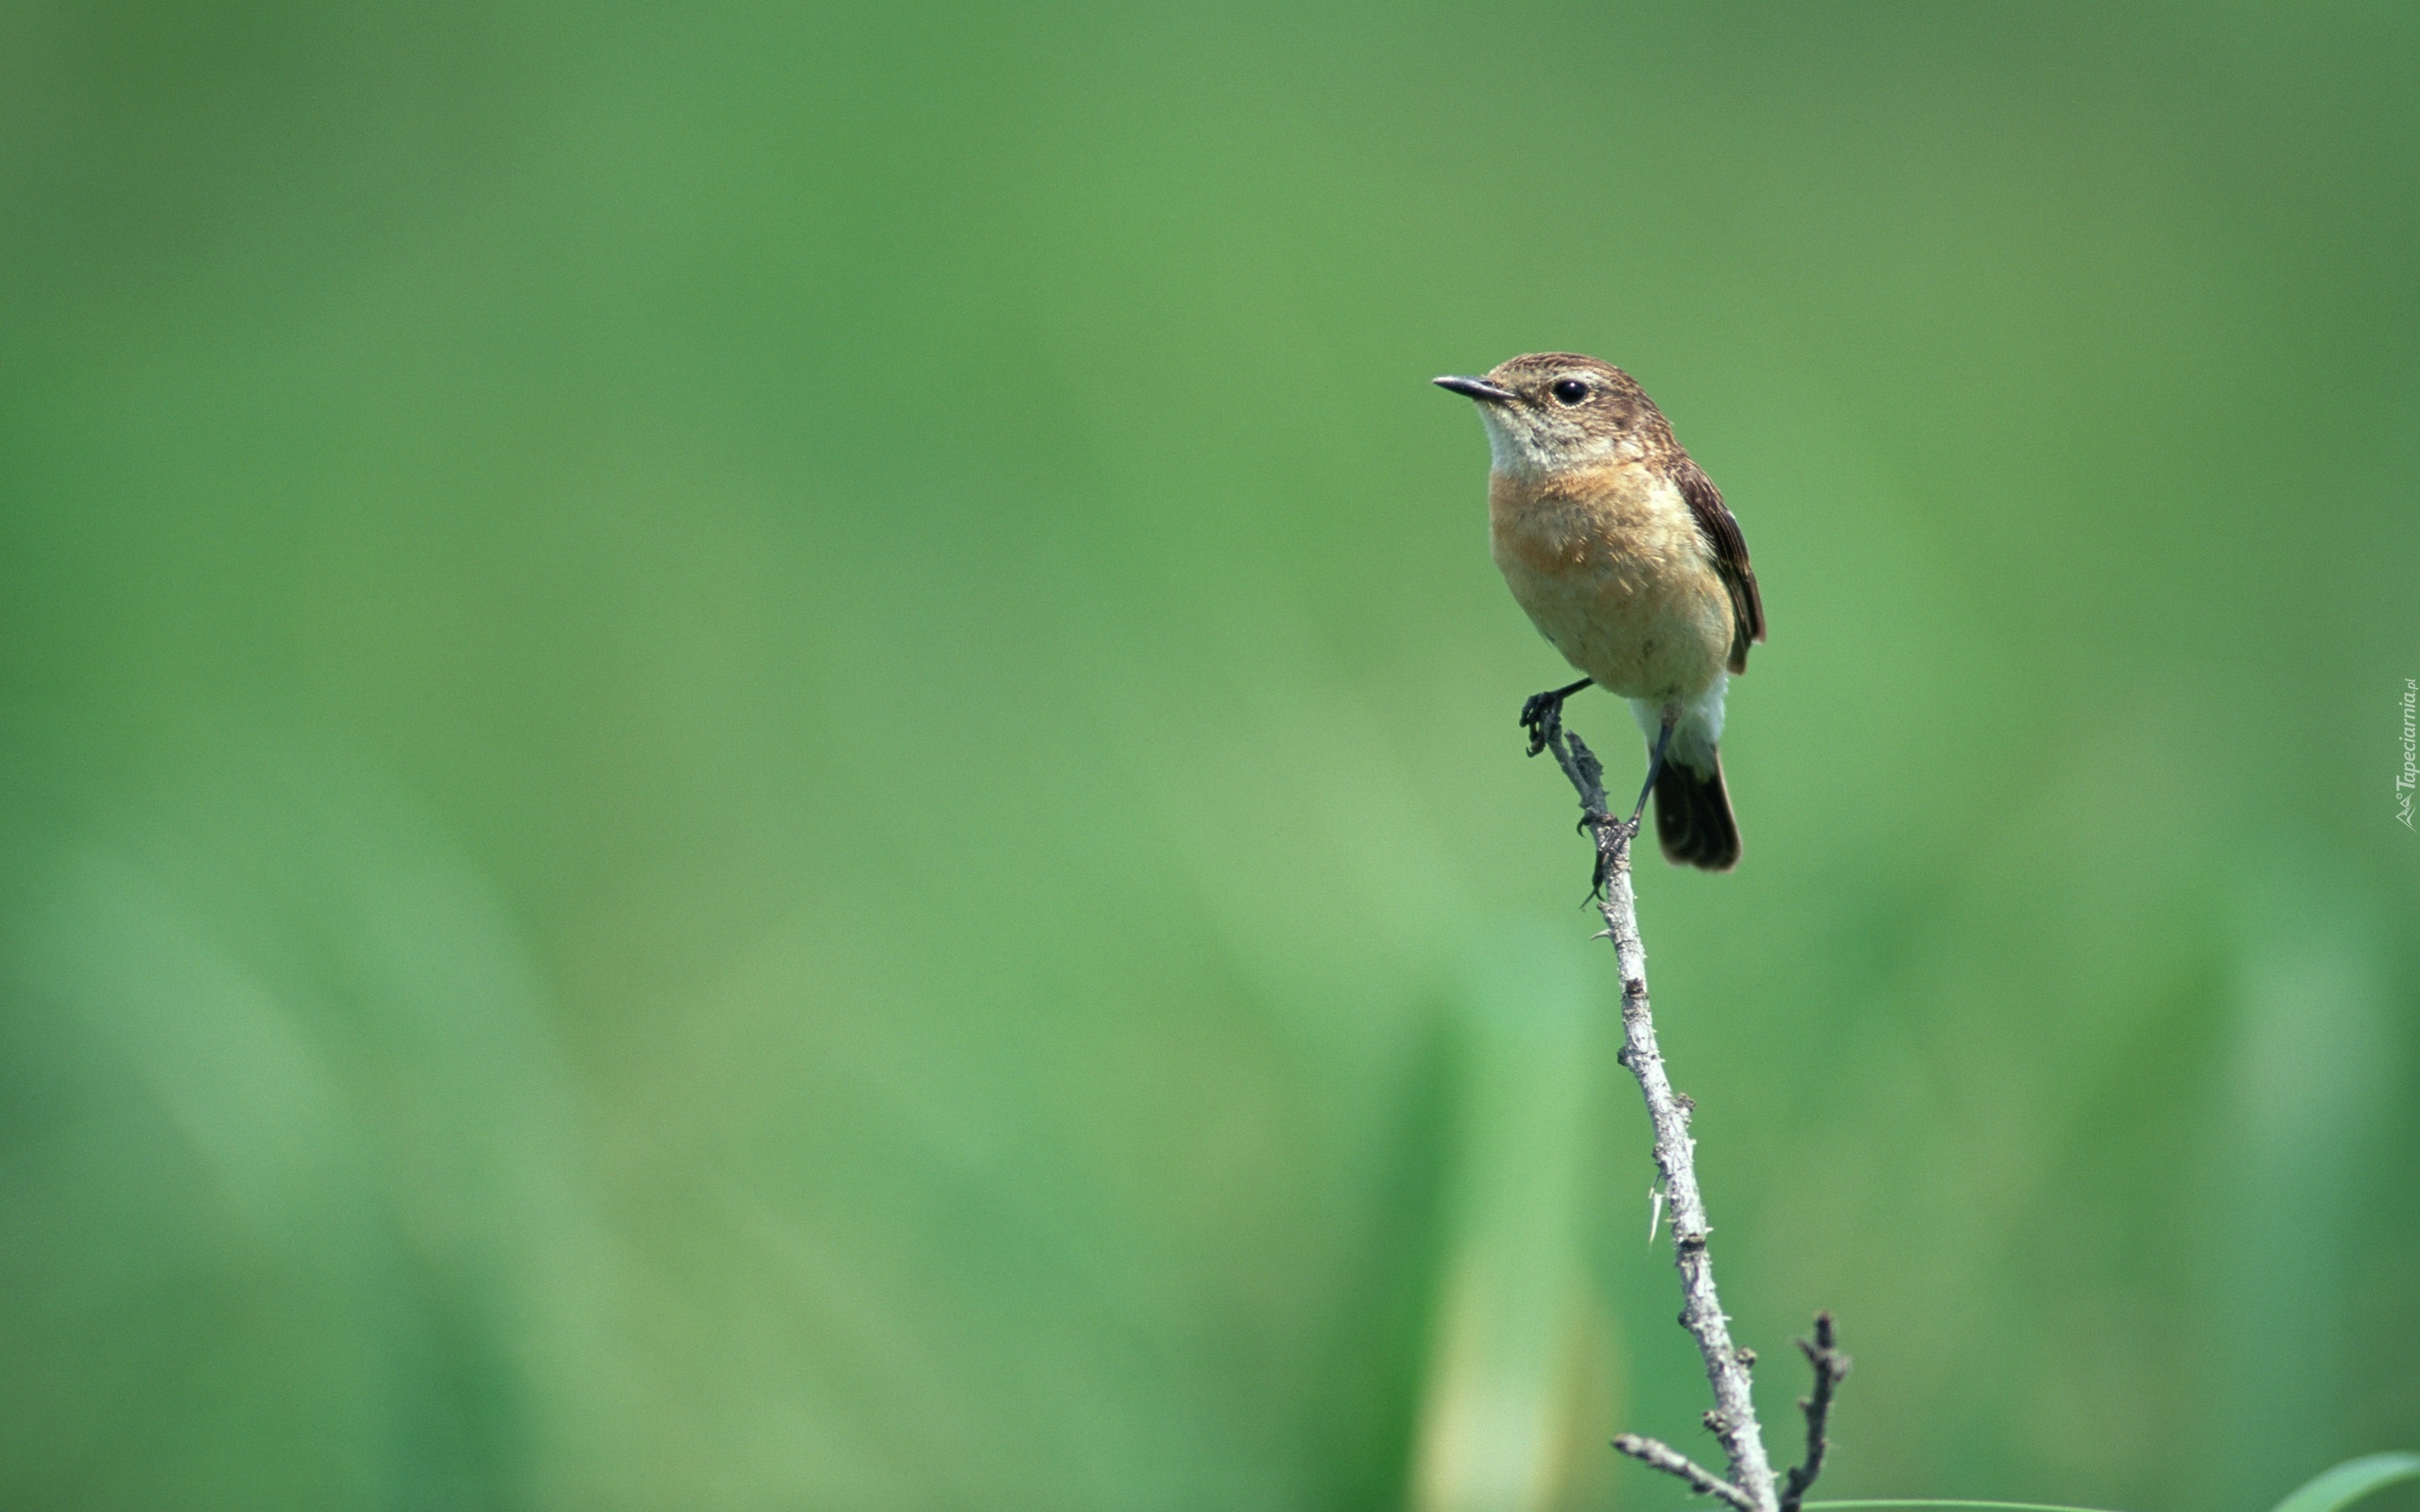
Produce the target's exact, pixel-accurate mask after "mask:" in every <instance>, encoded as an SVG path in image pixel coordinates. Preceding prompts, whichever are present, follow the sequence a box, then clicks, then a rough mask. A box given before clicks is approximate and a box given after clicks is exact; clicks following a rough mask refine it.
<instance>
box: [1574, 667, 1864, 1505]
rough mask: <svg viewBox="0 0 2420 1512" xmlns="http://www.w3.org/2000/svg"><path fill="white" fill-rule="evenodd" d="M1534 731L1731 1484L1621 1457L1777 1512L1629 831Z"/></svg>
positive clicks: (1595, 770)
mask: <svg viewBox="0 0 2420 1512" xmlns="http://www.w3.org/2000/svg"><path fill="white" fill-rule="evenodd" d="M1539 732H1540V734H1542V735H1543V736H1544V739H1545V744H1546V746H1547V748H1548V749H1550V750H1552V751H1553V752H1554V758H1555V760H1556V762H1558V763H1559V764H1561V765H1562V767H1563V772H1564V776H1565V777H1568V778H1569V779H1571V785H1572V786H1573V787H1574V788H1576V789H1578V791H1579V793H1580V806H1581V813H1582V823H1583V824H1584V825H1585V826H1586V827H1587V828H1588V829H1589V831H1590V832H1591V833H1593V834H1594V835H1595V836H1596V841H1597V854H1598V871H1599V884H1600V885H1599V890H1598V893H1597V904H1598V907H1599V909H1601V910H1602V911H1603V913H1604V916H1605V933H1604V935H1603V936H1599V937H1602V938H1610V939H1611V940H1612V941H1613V942H1614V955H1615V958H1616V963H1617V965H1618V967H1619V970H1620V971H1621V983H1622V1033H1623V1044H1622V1051H1621V1055H1620V1057H1619V1058H1620V1060H1621V1063H1622V1064H1623V1065H1624V1066H1626V1067H1628V1068H1629V1069H1630V1073H1631V1074H1632V1075H1634V1076H1635V1077H1637V1078H1638V1090H1639V1091H1640V1093H1641V1094H1642V1095H1644V1096H1645V1098H1646V1100H1647V1116H1648V1120H1649V1122H1650V1123H1651V1124H1652V1125H1654V1129H1655V1165H1656V1169H1657V1170H1658V1171H1659V1172H1661V1173H1662V1175H1663V1178H1664V1191H1665V1194H1666V1195H1667V1196H1668V1199H1669V1201H1670V1203H1671V1213H1672V1243H1673V1254H1674V1259H1675V1262H1676V1263H1677V1264H1678V1265H1679V1267H1680V1272H1681V1295H1682V1297H1683V1307H1682V1312H1681V1326H1682V1327H1684V1328H1685V1329H1687V1330H1688V1331H1689V1332H1690V1334H1691V1335H1693V1336H1694V1337H1695V1338H1696V1339H1697V1341H1698V1352H1699V1353H1700V1354H1701V1355H1703V1357H1704V1359H1705V1374H1706V1381H1707V1383H1709V1384H1710V1385H1711V1386H1712V1387H1713V1388H1714V1410H1713V1411H1712V1412H1710V1413H1707V1414H1706V1415H1705V1421H1706V1426H1707V1427H1708V1428H1709V1429H1711V1430H1713V1432H1714V1435H1715V1437H1716V1438H1717V1439H1719V1440H1720V1442H1721V1444H1722V1450H1723V1452H1724V1453H1725V1454H1726V1455H1728V1456H1729V1458H1730V1461H1731V1480H1730V1481H1729V1482H1728V1483H1724V1482H1720V1481H1714V1480H1713V1478H1712V1477H1711V1476H1705V1472H1704V1471H1703V1470H1698V1469H1697V1467H1696V1466H1694V1465H1689V1463H1688V1461H1687V1460H1686V1458H1685V1457H1684V1456H1682V1455H1681V1454H1679V1453H1678V1452H1674V1451H1673V1450H1671V1449H1670V1448H1668V1446H1666V1445H1664V1444H1661V1443H1657V1442H1656V1441H1654V1440H1652V1439H1643V1438H1637V1437H1635V1436H1634V1435H1624V1437H1625V1438H1628V1439H1630V1440H1631V1442H1632V1444H1633V1445H1634V1446H1636V1447H1628V1446H1624V1452H1626V1453H1630V1454H1633V1455H1634V1456H1636V1457H1638V1458H1641V1459H1645V1460H1646V1461H1647V1462H1648V1463H1649V1464H1651V1465H1655V1466H1656V1467H1657V1468H1658V1469H1666V1470H1669V1471H1671V1472H1672V1473H1675V1474H1679V1475H1680V1476H1681V1478H1682V1479H1684V1480H1686V1481H1689V1483H1690V1484H1691V1486H1694V1487H1695V1488H1696V1489H1698V1490H1700V1491H1706V1492H1711V1493H1712V1494H1714V1495H1717V1496H1720V1497H1721V1498H1722V1499H1723V1500H1724V1501H1726V1502H1729V1503H1732V1505H1733V1506H1735V1507H1737V1508H1739V1509H1740V1512H1777V1508H1778V1506H1779V1499H1778V1498H1777V1497H1776V1495H1775V1494H1774V1488H1773V1471H1772V1464H1771V1462H1770V1461H1768V1460H1767V1459H1766V1457H1765V1441H1764V1437H1763V1435H1762V1434H1761V1433H1760V1432H1759V1431H1758V1429H1757V1426H1756V1405H1755V1400H1754V1399H1753V1397H1752V1396H1751V1394H1750V1379H1749V1366H1750V1365H1751V1363H1752V1362H1753V1361H1754V1360H1755V1356H1754V1355H1753V1354H1750V1353H1749V1352H1748V1351H1746V1350H1744V1349H1737V1348H1736V1347H1734V1346H1733V1344H1732V1342H1731V1329H1730V1325H1729V1320H1728V1319H1727V1318H1725V1317H1724V1316H1723V1313H1722V1306H1721V1303H1720V1301H1719V1300H1718V1299H1717V1298H1716V1297H1715V1291H1714V1263H1713V1261H1712V1260H1711V1259H1710V1258H1709V1257H1708V1255H1707V1253H1706V1235H1707V1234H1709V1233H1711V1232H1712V1231H1713V1226H1712V1225H1711V1224H1709V1223H1708V1222H1707V1221H1706V1214H1705V1201H1704V1199H1703V1197H1701V1196H1700V1195H1699V1194H1698V1174H1697V1164H1696V1160H1695V1148H1696V1143H1697V1142H1696V1141H1694V1140H1692V1139H1691V1138H1690V1137H1689V1108H1690V1104H1689V1101H1688V1099H1687V1098H1685V1097H1683V1096H1682V1095H1680V1094H1679V1093H1678V1092H1675V1091H1673V1090H1672V1083H1671V1080H1670V1079H1669V1078H1668V1077H1667V1076H1666V1075H1665V1074H1664V1057H1663V1055H1662V1054H1661V1053H1660V1052H1659V1051H1657V1049H1656V1048H1655V1020H1654V1019H1653V1017H1652V1016H1651V1014H1650V1013H1649V1011H1648V1005H1647V950H1646V947H1645V946H1644V945H1642V944H1641V943H1640V941H1639V935H1638V904H1637V899H1636V897H1635V896H1634V894H1633V892H1632V890H1631V872H1630V841H1631V839H1632V834H1631V827H1630V824H1629V823H1628V822H1627V821H1626V820H1622V819H1617V818H1615V817H1613V816H1612V812H1611V805H1609V804H1608V803H1607V802H1606V800H1605V781H1604V768H1603V767H1602V766H1601V765H1599V762H1598V760H1597V758H1596V755H1595V753H1593V752H1592V751H1590V750H1589V749H1588V747H1587V744H1586V743H1585V742H1583V741H1582V740H1581V738H1580V737H1579V736H1578V735H1576V734H1572V733H1570V732H1569V731H1567V730H1564V728H1563V721H1562V719H1561V717H1560V714H1559V712H1558V711H1555V710H1547V711H1546V713H1545V718H1544V719H1543V720H1542V721H1541V728H1540V731H1539ZM1827 1396H1828V1393H1827ZM1650 1449H1651V1450H1653V1451H1661V1452H1662V1453H1663V1454H1665V1455H1669V1456H1670V1458H1671V1459H1673V1460H1675V1461H1678V1462H1679V1464H1680V1465H1683V1466H1686V1467H1687V1469H1688V1470H1694V1471H1696V1472H1697V1475H1698V1476H1705V1479H1706V1480H1707V1481H1708V1482H1711V1484H1707V1485H1700V1484H1699V1482H1698V1480H1697V1478H1696V1477H1695V1476H1692V1475H1690V1474H1688V1473H1685V1471H1683V1470H1680V1469H1675V1468H1674V1467H1673V1466H1672V1465H1670V1464H1667V1463H1665V1462H1664V1461H1663V1460H1662V1459H1661V1458H1658V1457H1655V1456H1654V1455H1653V1454H1651V1452H1645V1451H1649V1450H1650ZM1809 1479H1810V1480H1811V1479H1812V1477H1811V1476H1810V1477H1809Z"/></svg>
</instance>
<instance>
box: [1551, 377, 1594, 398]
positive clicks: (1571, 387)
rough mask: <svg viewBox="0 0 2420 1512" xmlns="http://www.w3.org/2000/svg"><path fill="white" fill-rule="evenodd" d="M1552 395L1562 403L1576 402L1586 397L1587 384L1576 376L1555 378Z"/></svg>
mask: <svg viewBox="0 0 2420 1512" xmlns="http://www.w3.org/2000/svg"><path fill="white" fill-rule="evenodd" d="M1554 397H1555V398H1556V399H1558V400H1560V401H1562V402H1563V403H1564V404H1579V403H1580V402H1581V401H1582V400H1583V399H1585V398H1587V397H1588V386H1587V385H1586V384H1583V383H1582V382H1581V381H1580V380H1579V379H1577V378H1558V379H1556V380H1555V386H1554Z"/></svg>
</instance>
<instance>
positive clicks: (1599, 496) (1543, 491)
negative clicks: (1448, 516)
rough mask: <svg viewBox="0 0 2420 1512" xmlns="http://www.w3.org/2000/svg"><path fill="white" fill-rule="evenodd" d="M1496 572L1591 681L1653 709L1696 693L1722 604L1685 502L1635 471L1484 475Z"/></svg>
mask: <svg viewBox="0 0 2420 1512" xmlns="http://www.w3.org/2000/svg"><path fill="white" fill-rule="evenodd" d="M1488 517H1489V524H1490V537H1491V542H1492V545H1493V548H1494V555H1495V565H1496V567H1497V568H1498V569H1499V570H1500V571H1502V573H1503V574H1504V580H1505V582H1506V584H1507V585H1508V586H1510V587H1511V588H1512V590H1513V597H1514V598H1515V599H1516V600H1518V601H1519V603H1520V605H1521V607H1522V608H1523V609H1524V610H1527V611H1528V612H1529V615H1530V622H1531V623H1532V624H1534V625H1536V626H1537V627H1538V631H1539V633H1540V634H1542V635H1544V636H1545V637H1546V638H1547V641H1548V642H1550V643H1551V644H1553V645H1554V647H1555V649H1557V650H1559V651H1561V652H1562V653H1563V654H1564V658H1565V659H1566V660H1568V661H1569V662H1571V664H1572V665H1573V666H1575V667H1578V668H1579V669H1580V670H1581V671H1582V672H1585V673H1586V674H1588V676H1589V677H1590V678H1592V679H1595V680H1596V681H1597V683H1598V684H1599V686H1601V687H1604V688H1606V689H1609V690H1611V691H1612V692H1614V693H1616V694H1619V695H1620V696H1623V697H1628V698H1645V699H1651V700H1653V701H1655V702H1658V703H1662V702H1667V701H1670V700H1673V699H1686V698H1690V697H1694V696H1697V695H1699V694H1701V693H1703V692H1704V691H1705V690H1706V689H1707V688H1709V687H1711V686H1713V685H1714V681H1715V679H1717V678H1719V677H1720V675H1721V672H1722V664H1723V661H1724V659H1725V658H1726V657H1727V656H1728V655H1729V654H1730V650H1731V634H1732V624H1731V597H1730V593H1729V591H1728V590H1727V589H1725V588H1724V586H1723V584H1722V580H1721V578H1720V576H1718V575H1717V574H1716V573H1715V571H1714V563H1713V558H1712V554H1711V553H1710V552H1709V551H1708V549H1707V547H1706V543H1705V538H1704V537H1703V534H1701V533H1700V531H1699V530H1698V527H1697V521H1696V519H1695V517H1694V516H1693V515H1691V514H1690V512H1689V507H1688V505H1687V503H1686V502H1685V500H1683V499H1682V497H1681V495H1680V490H1678V489H1677V488H1674V487H1673V486H1672V484H1671V483H1670V481H1669V480H1668V479H1667V478H1665V477H1664V476H1663V475H1662V474H1661V473H1660V472H1655V471H1654V470H1652V469H1650V468H1647V467H1644V466H1639V465H1636V464H1629V465H1621V466H1616V467H1610V468H1605V469H1602V470H1599V471H1597V472H1590V473H1586V474H1582V475H1578V476H1565V477H1560V478H1556V479H1553V480H1550V481H1548V482H1546V483H1543V484H1538V483H1530V482H1524V481H1522V480H1518V479H1513V478H1507V477H1503V476H1501V475H1498V476H1496V477H1494V478H1491V479H1490V480H1489V485H1488Z"/></svg>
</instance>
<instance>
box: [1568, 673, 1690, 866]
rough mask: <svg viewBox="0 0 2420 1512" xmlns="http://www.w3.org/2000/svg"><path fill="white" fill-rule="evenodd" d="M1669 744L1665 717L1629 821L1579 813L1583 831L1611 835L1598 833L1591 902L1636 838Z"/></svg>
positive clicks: (1669, 738) (1670, 727) (1656, 734)
mask: <svg viewBox="0 0 2420 1512" xmlns="http://www.w3.org/2000/svg"><path fill="white" fill-rule="evenodd" d="M1541 696H1544V695H1541ZM1671 745H1672V721H1671V720H1669V719H1667V720H1665V721H1664V725H1663V728H1662V729H1660V730H1657V731H1656V732H1655V749H1654V751H1653V752H1652V753H1651V754H1650V755H1649V757H1648V758H1647V781H1646V782H1644V783H1642V784H1640V786H1639V789H1638V804H1637V806H1636V807H1634V808H1633V809H1632V810H1631V811H1630V818H1629V819H1628V820H1626V821H1624V820H1616V818H1615V817H1614V816H1612V815H1610V814H1583V815H1582V816H1580V827H1581V828H1582V829H1583V830H1594V829H1596V828H1597V826H1599V825H1600V824H1601V825H1603V826H1605V827H1606V829H1607V830H1610V831H1611V832H1612V833H1611V834H1610V836H1608V835H1606V834H1603V833H1599V836H1598V840H1597V868H1596V870H1595V871H1594V872H1592V873H1591V874H1590V876H1589V878H1588V898H1589V901H1590V902H1595V901H1596V900H1597V899H1599V898H1600V897H1602V896H1604V892H1605V879H1606V877H1608V876H1610V875H1612V873H1613V869H1614V857H1615V855H1616V853H1618V852H1619V851H1620V850H1621V848H1622V847H1624V846H1626V845H1628V844H1630V843H1631V842H1632V841H1633V840H1635V839H1637V838H1638V821H1639V820H1640V819H1641V818H1643V817H1645V816H1646V814H1647V796H1648V795H1649V794H1650V793H1652V792H1654V791H1655V779H1656V778H1657V777H1659V776H1661V775H1662V774H1663V771H1664V753H1665V752H1666V751H1667V750H1668V749H1670V748H1671Z"/></svg>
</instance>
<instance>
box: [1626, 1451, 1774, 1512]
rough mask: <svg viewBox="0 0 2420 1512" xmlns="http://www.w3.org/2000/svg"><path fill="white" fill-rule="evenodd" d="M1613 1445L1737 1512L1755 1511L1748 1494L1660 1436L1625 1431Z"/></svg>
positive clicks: (1754, 1504)
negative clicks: (1714, 1497) (1717, 1499)
mask: <svg viewBox="0 0 2420 1512" xmlns="http://www.w3.org/2000/svg"><path fill="white" fill-rule="evenodd" d="M1614 1447H1615V1448H1616V1449H1618V1450H1620V1451H1621V1452H1623V1453H1625V1454H1628V1455H1629V1456H1630V1457H1631V1458H1633V1459H1634V1460H1637V1461H1638V1462H1640V1463H1641V1464H1644V1465H1652V1466H1654V1467H1655V1468H1656V1469H1659V1470H1662V1471H1663V1472H1664V1473H1665V1474H1667V1475H1677V1476H1679V1477H1680V1478H1681V1479H1683V1480H1685V1481H1686V1482H1688V1483H1689V1489H1690V1490H1692V1491H1695V1492H1697V1493H1698V1494H1699V1495H1701V1496H1716V1497H1720V1498H1721V1499H1722V1500H1723V1501H1725V1502H1728V1503H1731V1504H1732V1505H1733V1506H1734V1507H1737V1509H1738V1512H1756V1503H1755V1502H1753V1501H1751V1500H1749V1497H1748V1493H1747V1492H1745V1491H1743V1490H1741V1489H1739V1487H1737V1486H1734V1485H1732V1484H1731V1483H1730V1482H1729V1481H1726V1480H1724V1479H1722V1478H1721V1477H1720V1476H1719V1475H1716V1474H1715V1473H1714V1472H1713V1471H1712V1470H1709V1469H1705V1468H1704V1467H1703V1466H1701V1465H1699V1464H1698V1463H1697V1462H1696V1461H1694V1460H1692V1459H1690V1458H1689V1457H1688V1456H1687V1455H1686V1454H1684V1453H1682V1452H1680V1451H1679V1450H1677V1449H1674V1448H1673V1447H1672V1446H1671V1445H1669V1444H1668V1443H1666V1442H1664V1441H1663V1440H1662V1439H1660V1438H1649V1437H1646V1436H1645V1435H1640V1434H1623V1435H1620V1436H1618V1437H1616V1439H1615V1440H1614Z"/></svg>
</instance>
